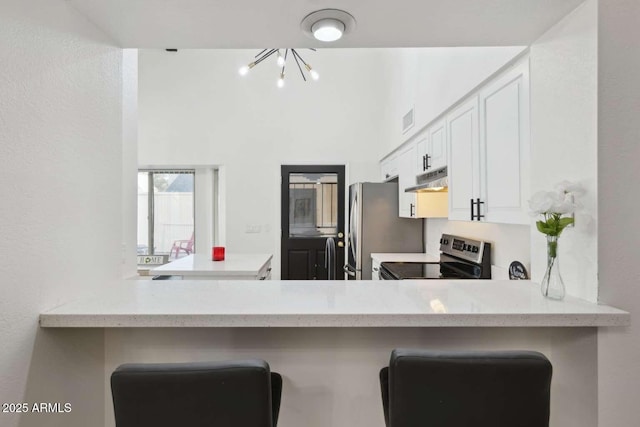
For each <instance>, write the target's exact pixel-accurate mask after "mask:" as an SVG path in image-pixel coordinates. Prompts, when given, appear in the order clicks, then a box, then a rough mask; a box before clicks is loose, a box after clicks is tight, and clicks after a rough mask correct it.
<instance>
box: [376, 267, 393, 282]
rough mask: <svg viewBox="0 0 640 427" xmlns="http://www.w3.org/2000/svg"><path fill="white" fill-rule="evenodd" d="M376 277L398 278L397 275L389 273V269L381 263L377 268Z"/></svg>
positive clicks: (382, 278)
mask: <svg viewBox="0 0 640 427" xmlns="http://www.w3.org/2000/svg"><path fill="white" fill-rule="evenodd" d="M378 277H379V278H380V280H398V278H397V277H395V276H394V275H393V274H391V273H390V272H389V270H387V269H386V268H384V267H383V266H382V265H381V266H380V268H379V269H378Z"/></svg>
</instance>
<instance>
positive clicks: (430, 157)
mask: <svg viewBox="0 0 640 427" xmlns="http://www.w3.org/2000/svg"><path fill="white" fill-rule="evenodd" d="M416 138H417V143H416V149H417V157H416V170H417V173H418V174H421V173H424V172H429V171H432V170H434V169H438V168H440V167H442V166H446V165H447V162H448V160H447V138H446V126H445V121H444V120H442V121H440V122H436V123H435V124H433V125H432V126H429V127H428V128H427V129H425V130H424V131H422V132H421V133H420V134H419V135H418V136H417V137H416Z"/></svg>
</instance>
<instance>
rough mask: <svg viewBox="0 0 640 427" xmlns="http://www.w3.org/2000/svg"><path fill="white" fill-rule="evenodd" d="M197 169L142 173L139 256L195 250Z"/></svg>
mask: <svg viewBox="0 0 640 427" xmlns="http://www.w3.org/2000/svg"><path fill="white" fill-rule="evenodd" d="M194 176H195V175H194V172H193V171H190V170H172V171H139V172H138V255H169V259H176V258H181V257H183V256H186V255H190V254H192V253H193V252H194V199H193V197H194V181H195V180H194Z"/></svg>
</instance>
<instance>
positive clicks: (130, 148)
mask: <svg viewBox="0 0 640 427" xmlns="http://www.w3.org/2000/svg"><path fill="white" fill-rule="evenodd" d="M122 52H123V55H122V248H121V251H122V263H123V266H122V276H123V277H134V276H136V275H137V269H138V265H137V264H138V263H137V243H138V242H137V232H138V229H137V221H138V194H137V188H138V186H137V182H138V50H137V49H124V50H123V51H122Z"/></svg>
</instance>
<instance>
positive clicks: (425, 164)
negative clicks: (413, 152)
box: [422, 154, 427, 172]
mask: <svg viewBox="0 0 640 427" xmlns="http://www.w3.org/2000/svg"><path fill="white" fill-rule="evenodd" d="M426 170H427V155H426V154H425V155H424V156H422V171H423V172H424V171H426Z"/></svg>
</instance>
